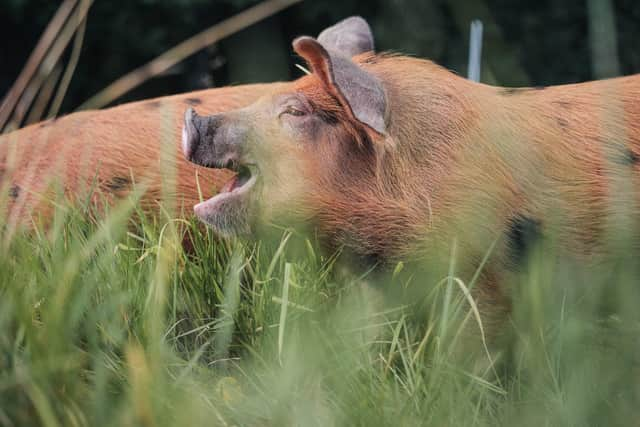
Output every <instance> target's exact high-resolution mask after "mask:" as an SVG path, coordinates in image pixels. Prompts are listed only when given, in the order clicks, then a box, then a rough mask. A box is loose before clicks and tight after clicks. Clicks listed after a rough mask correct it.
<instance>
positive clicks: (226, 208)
mask: <svg viewBox="0 0 640 427" xmlns="http://www.w3.org/2000/svg"><path fill="white" fill-rule="evenodd" d="M225 166H226V167H225V169H230V170H232V171H234V172H236V174H235V175H234V176H233V177H231V179H229V181H227V182H226V183H225V184H224V185H223V186H222V187H221V188H220V190H219V191H218V194H216V195H215V196H213V197H212V198H210V199H208V200H205V201H204V202H200V203H198V204H197V205H195V206H194V207H193V210H194V212H195V214H196V216H197V217H198V218H200V220H202V221H203V222H205V223H207V224H210V225H214V226H217V227H215V228H220V227H219V225H220V224H219V223H220V221H223V222H225V223H226V224H228V225H231V223H235V222H236V221H238V220H241V221H240V222H242V220H244V219H246V218H240V217H243V216H245V215H246V213H247V212H246V210H247V204H248V200H247V198H248V196H249V193H250V191H251V188H252V187H253V185H254V184H255V182H256V180H257V176H258V174H257V169H256V167H255V166H253V165H242V166H236V165H231V164H230V165H225ZM213 167H214V168H217V167H215V166H213ZM224 228H226V227H224ZM239 231H240V230H235V232H239Z"/></svg>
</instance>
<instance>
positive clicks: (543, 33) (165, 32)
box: [0, 0, 640, 112]
mask: <svg viewBox="0 0 640 427" xmlns="http://www.w3.org/2000/svg"><path fill="white" fill-rule="evenodd" d="M1 2H2V6H1V7H0V37H1V40H2V42H0V94H3V93H5V92H6V90H7V89H8V88H9V87H10V86H11V84H12V83H13V81H14V80H15V78H16V76H17V75H18V73H19V71H20V69H21V67H22V66H23V65H24V63H25V61H26V59H27V58H28V55H29V54H30V52H31V50H32V49H33V47H34V46H35V44H36V42H37V40H38V38H39V37H40V35H41V33H42V31H43V29H44V28H45V26H46V24H47V22H48V21H49V19H50V18H51V16H52V15H53V14H54V13H55V10H56V9H57V7H58V6H59V2H57V1H50V0H49V1H48V0H2V1H1ZM256 3H258V2H257V1H255V0H128V1H117V2H116V1H105V0H97V1H96V2H95V3H94V5H93V6H92V8H91V11H90V12H89V18H88V25H87V33H86V38H85V43H84V46H83V50H82V55H81V57H80V63H79V65H78V68H77V70H76V74H75V76H74V78H73V81H72V84H71V87H70V89H69V93H68V95H67V98H66V101H65V104H64V106H63V112H69V111H71V110H73V109H74V108H75V107H77V106H78V105H79V104H81V103H82V102H83V101H85V100H86V99H87V98H89V97H90V96H91V95H93V94H95V93H96V92H98V91H99V90H100V89H102V88H104V87H105V86H106V85H108V84H109V83H111V82H112V81H113V80H115V79H116V78H118V77H120V76H121V75H123V74H125V73H126V72H128V71H131V70H132V69H134V68H135V67H137V66H140V65H142V64H144V63H146V62H147V61H149V60H151V59H152V58H154V57H155V56H157V55H159V54H161V53H162V52H164V51H166V50H167V49H169V48H170V47H172V46H174V45H175V44H177V43H179V42H180V41H182V40H184V39H186V38H187V37H189V36H191V35H193V34H195V33H197V32H199V31H202V30H203V29H205V28H207V27H209V26H211V25H213V24H215V23H216V22H219V21H221V20H222V19H224V18H227V17H229V16H231V15H233V14H235V13H237V12H239V11H241V10H243V9H245V8H247V7H249V6H251V5H253V4H256ZM613 7H614V10H615V21H616V32H617V43H618V52H619V59H620V72H621V74H632V73H635V72H638V71H640V49H638V48H637V44H638V41H639V40H640V25H639V24H640V2H639V1H638V0H614V1H613ZM587 10H588V8H587V0H485V1H479V0H371V1H367V2H364V1H362V0H339V1H337V0H333V1H326V0H325V1H311V0H307V1H306V2H303V3H300V4H298V5H296V6H294V7H291V8H290V9H288V10H286V11H284V12H282V13H280V14H278V15H277V16H275V17H273V18H270V19H267V20H266V21H263V22H261V23H259V24H257V25H254V26H252V27H250V28H248V29H246V30H244V31H242V32H240V33H237V34H236V35H234V36H232V37H229V38H227V39H225V40H223V41H221V42H220V43H218V44H216V45H214V46H211V47H209V48H208V49H206V50H204V51H201V52H200V53H198V54H196V55H194V56H192V57H191V58H189V59H188V60H186V61H184V62H183V63H181V64H179V65H178V66H176V67H174V68H172V69H171V70H169V71H168V72H166V73H164V74H163V75H162V76H159V77H157V78H155V79H152V80H150V81H148V82H147V83H145V84H144V85H143V86H141V87H140V88H138V89H136V90H134V91H133V92H131V93H129V94H128V95H126V96H125V97H123V98H121V99H119V100H118V102H124V101H129V100H134V99H141V98H149V97H153V96H160V95H166V94H172V93H177V92H184V91H189V90H194V89H199V88H205V87H210V86H223V85H227V84H236V83H248V82H257V81H273V80H287V79H290V78H292V77H295V76H297V75H299V73H300V72H299V71H297V70H296V69H295V67H294V64H295V62H296V58H295V56H294V55H293V54H292V52H291V49H290V42H291V40H292V39H293V38H294V37H295V36H297V35H300V34H310V35H316V34H317V33H318V32H319V31H321V30H322V29H323V28H325V27H326V26H329V25H331V24H332V23H334V22H336V21H337V20H339V19H341V18H344V17H346V16H349V15H353V14H358V15H362V16H363V17H365V18H366V19H367V20H368V21H369V22H370V23H371V25H372V27H373V30H374V34H375V37H376V41H377V47H378V49H379V50H393V51H398V52H403V53H407V54H411V55H416V56H420V57H425V58H429V59H432V60H434V61H436V62H438V63H440V64H442V65H444V66H446V67H448V68H450V69H452V70H454V71H456V72H458V73H460V74H466V67H467V65H466V64H467V55H468V32H469V30H468V28H469V22H470V20H471V19H475V18H480V19H482V21H483V22H484V24H485V39H484V42H485V43H484V56H483V58H484V63H483V76H482V80H483V81H485V82H488V83H493V84H501V85H506V86H517V85H550V84H560V83H569V82H578V81H584V80H589V79H591V78H593V77H594V74H593V72H592V66H591V58H590V47H589V46H590V45H589V31H588V27H589V26H588V12H587Z"/></svg>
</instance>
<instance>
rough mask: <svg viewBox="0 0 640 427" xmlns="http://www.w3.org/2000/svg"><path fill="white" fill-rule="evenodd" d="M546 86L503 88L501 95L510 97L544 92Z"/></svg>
mask: <svg viewBox="0 0 640 427" xmlns="http://www.w3.org/2000/svg"><path fill="white" fill-rule="evenodd" d="M544 89H546V86H536V87H503V88H502V89H501V91H500V92H501V93H502V95H505V96H511V95H518V94H521V93H525V92H531V91H532V90H544Z"/></svg>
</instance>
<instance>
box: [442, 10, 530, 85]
mask: <svg viewBox="0 0 640 427" xmlns="http://www.w3.org/2000/svg"><path fill="white" fill-rule="evenodd" d="M448 4H449V7H450V9H451V14H452V16H453V19H454V21H455V22H456V25H457V26H458V28H459V29H460V30H461V32H462V33H463V34H465V37H466V39H467V40H469V26H470V24H471V21H473V20H474V19H479V20H481V21H482V23H483V25H484V36H483V42H482V76H481V80H482V81H483V82H486V83H491V84H500V85H505V86H528V85H530V84H531V82H530V80H529V77H528V76H527V73H526V72H525V70H524V68H523V67H522V65H520V61H519V58H518V52H517V50H516V49H514V48H513V47H511V45H509V44H508V43H507V42H506V41H505V40H504V38H503V37H502V32H501V31H500V28H499V27H498V25H497V24H496V22H495V20H494V19H493V17H492V16H491V12H489V9H488V8H487V6H486V5H485V4H484V2H483V1H480V0H476V1H469V0H448ZM465 74H466V73H465Z"/></svg>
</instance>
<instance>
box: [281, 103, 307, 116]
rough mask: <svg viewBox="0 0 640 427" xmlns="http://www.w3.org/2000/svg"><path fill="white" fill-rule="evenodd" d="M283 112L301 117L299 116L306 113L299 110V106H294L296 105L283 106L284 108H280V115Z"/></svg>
mask: <svg viewBox="0 0 640 427" xmlns="http://www.w3.org/2000/svg"><path fill="white" fill-rule="evenodd" d="M283 114H289V115H291V116H294V117H301V116H304V115H305V114H307V113H305V112H304V111H303V110H301V109H299V108H296V107H293V106H291V105H290V106H288V107H285V109H284V110H282V112H281V113H280V115H281V116H282V115H283Z"/></svg>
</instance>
